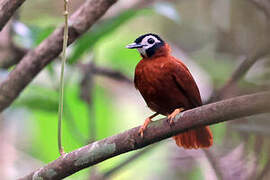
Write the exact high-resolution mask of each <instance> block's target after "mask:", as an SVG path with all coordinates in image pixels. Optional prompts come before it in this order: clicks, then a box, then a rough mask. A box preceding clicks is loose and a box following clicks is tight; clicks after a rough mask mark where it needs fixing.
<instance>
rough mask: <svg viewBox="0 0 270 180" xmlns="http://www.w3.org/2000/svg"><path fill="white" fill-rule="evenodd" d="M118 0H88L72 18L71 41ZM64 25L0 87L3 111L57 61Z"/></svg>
mask: <svg viewBox="0 0 270 180" xmlns="http://www.w3.org/2000/svg"><path fill="white" fill-rule="evenodd" d="M116 1H117V0H87V1H86V2H85V3H84V4H83V5H82V6H81V7H80V8H79V9H78V10H77V11H76V12H75V13H74V14H73V15H72V16H71V17H70V18H69V22H70V25H69V41H68V44H71V43H72V42H74V41H75V40H76V39H77V38H78V37H80V35H82V34H83V33H84V32H86V31H87V30H88V29H89V28H90V27H91V26H92V25H93V24H94V23H95V22H96V21H97V20H98V19H99V18H100V17H101V16H102V15H103V14H104V13H105V12H106V11H107V10H108V8H109V7H110V6H112V5H113V4H114V3H115V2H116ZM63 29H64V28H63V26H61V27H59V28H58V29H56V30H55V31H54V32H53V33H52V34H51V35H50V36H49V37H48V38H47V39H46V40H44V41H43V42H42V43H41V44H40V45H39V46H38V47H37V48H35V49H34V50H32V51H29V52H28V53H27V54H26V55H25V56H24V58H23V59H22V60H21V62H20V63H19V64H18V65H17V66H16V68H15V69H14V70H13V71H12V72H11V73H10V74H9V76H8V78H7V79H6V80H5V81H3V82H2V83H1V84H0V112H1V111H3V110H4V109H5V108H7V107H8V106H9V105H10V104H11V103H12V102H13V101H14V100H15V99H16V98H17V97H18V96H19V94H20V93H21V91H22V90H23V89H24V88H25V87H26V86H27V85H28V84H29V83H30V82H31V81H32V80H33V78H34V77H35V76H36V75H37V74H38V73H39V72H40V71H41V70H42V69H43V68H44V67H45V66H46V65H47V64H48V63H50V62H51V61H52V60H53V59H54V58H56V57H57V56H58V55H59V54H60V52H61V50H62V44H63Z"/></svg>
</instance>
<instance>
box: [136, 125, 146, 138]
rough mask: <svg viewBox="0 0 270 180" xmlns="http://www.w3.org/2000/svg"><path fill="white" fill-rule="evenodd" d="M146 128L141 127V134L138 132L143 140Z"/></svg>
mask: <svg viewBox="0 0 270 180" xmlns="http://www.w3.org/2000/svg"><path fill="white" fill-rule="evenodd" d="M145 129H146V128H145V127H144V126H141V127H140V129H139V132H138V135H139V136H140V137H141V138H143V132H144V131H145Z"/></svg>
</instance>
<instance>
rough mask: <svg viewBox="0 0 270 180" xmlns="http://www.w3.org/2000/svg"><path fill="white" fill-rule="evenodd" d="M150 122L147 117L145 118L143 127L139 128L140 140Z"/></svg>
mask: <svg viewBox="0 0 270 180" xmlns="http://www.w3.org/2000/svg"><path fill="white" fill-rule="evenodd" d="M150 122H152V120H151V118H150V117H148V118H146V120H145V121H144V123H143V125H142V126H141V127H140V129H139V135H140V136H141V138H143V132H144V131H145V130H146V128H147V126H148V124H149V123H150Z"/></svg>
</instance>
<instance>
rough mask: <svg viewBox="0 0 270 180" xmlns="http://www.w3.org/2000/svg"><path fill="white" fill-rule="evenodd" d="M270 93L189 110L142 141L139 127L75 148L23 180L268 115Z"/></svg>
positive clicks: (153, 127)
mask: <svg viewBox="0 0 270 180" xmlns="http://www.w3.org/2000/svg"><path fill="white" fill-rule="evenodd" d="M269 107H270V92H263V93H257V94H252V95H245V96H240V97H236V98H233V99H228V100H224V101H220V102H216V103H212V104H208V105H204V106H201V107H198V108H196V109H191V110H188V111H185V112H183V113H181V114H180V115H177V116H176V119H175V121H174V122H175V125H174V126H172V127H170V125H169V124H168V123H167V121H166V119H162V120H158V121H155V122H153V123H151V124H150V125H149V127H148V129H147V131H146V132H145V134H144V138H143V139H141V138H140V137H139V136H138V130H139V127H135V128H133V129H130V130H127V131H125V132H123V133H120V134H118V135H115V136H111V137H108V138H106V139H103V140H100V141H96V142H94V143H92V144H89V145H87V146H84V147H82V148H80V149H77V150H75V151H73V152H71V153H68V154H66V155H65V156H62V157H60V158H59V159H57V160H55V161H53V162H51V163H50V164H48V165H46V166H44V167H42V168H40V169H39V170H36V171H34V172H32V173H31V174H29V175H27V176H26V177H24V178H22V179H33V178H34V179H35V178H37V179H39V178H43V179H60V178H64V177H67V176H69V175H71V174H73V173H75V172H77V171H79V170H81V169H83V168H86V167H89V166H92V165H94V164H97V163H99V162H102V161H104V160H106V159H109V158H111V157H114V156H117V155H119V154H123V153H126V152H129V151H132V150H135V149H139V148H142V147H145V146H147V145H149V144H153V143H155V142H158V141H160V140H163V139H165V138H168V137H171V136H173V135H176V134H178V133H180V132H183V131H186V130H187V129H190V128H194V127H198V126H201V125H210V124H215V123H219V122H223V121H227V120H231V119H236V118H239V117H243V116H249V115H253V114H258V113H265V112H270V108H269Z"/></svg>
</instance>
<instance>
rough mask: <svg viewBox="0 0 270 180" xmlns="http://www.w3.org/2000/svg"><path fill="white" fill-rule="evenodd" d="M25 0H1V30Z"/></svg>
mask: <svg viewBox="0 0 270 180" xmlns="http://www.w3.org/2000/svg"><path fill="white" fill-rule="evenodd" d="M24 1H25V0H1V1H0V31H1V30H2V29H3V27H4V26H5V24H6V23H7V22H8V20H9V19H10V17H11V16H12V15H13V14H14V12H15V11H16V10H17V9H18V8H19V7H20V6H21V5H22V3H24Z"/></svg>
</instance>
